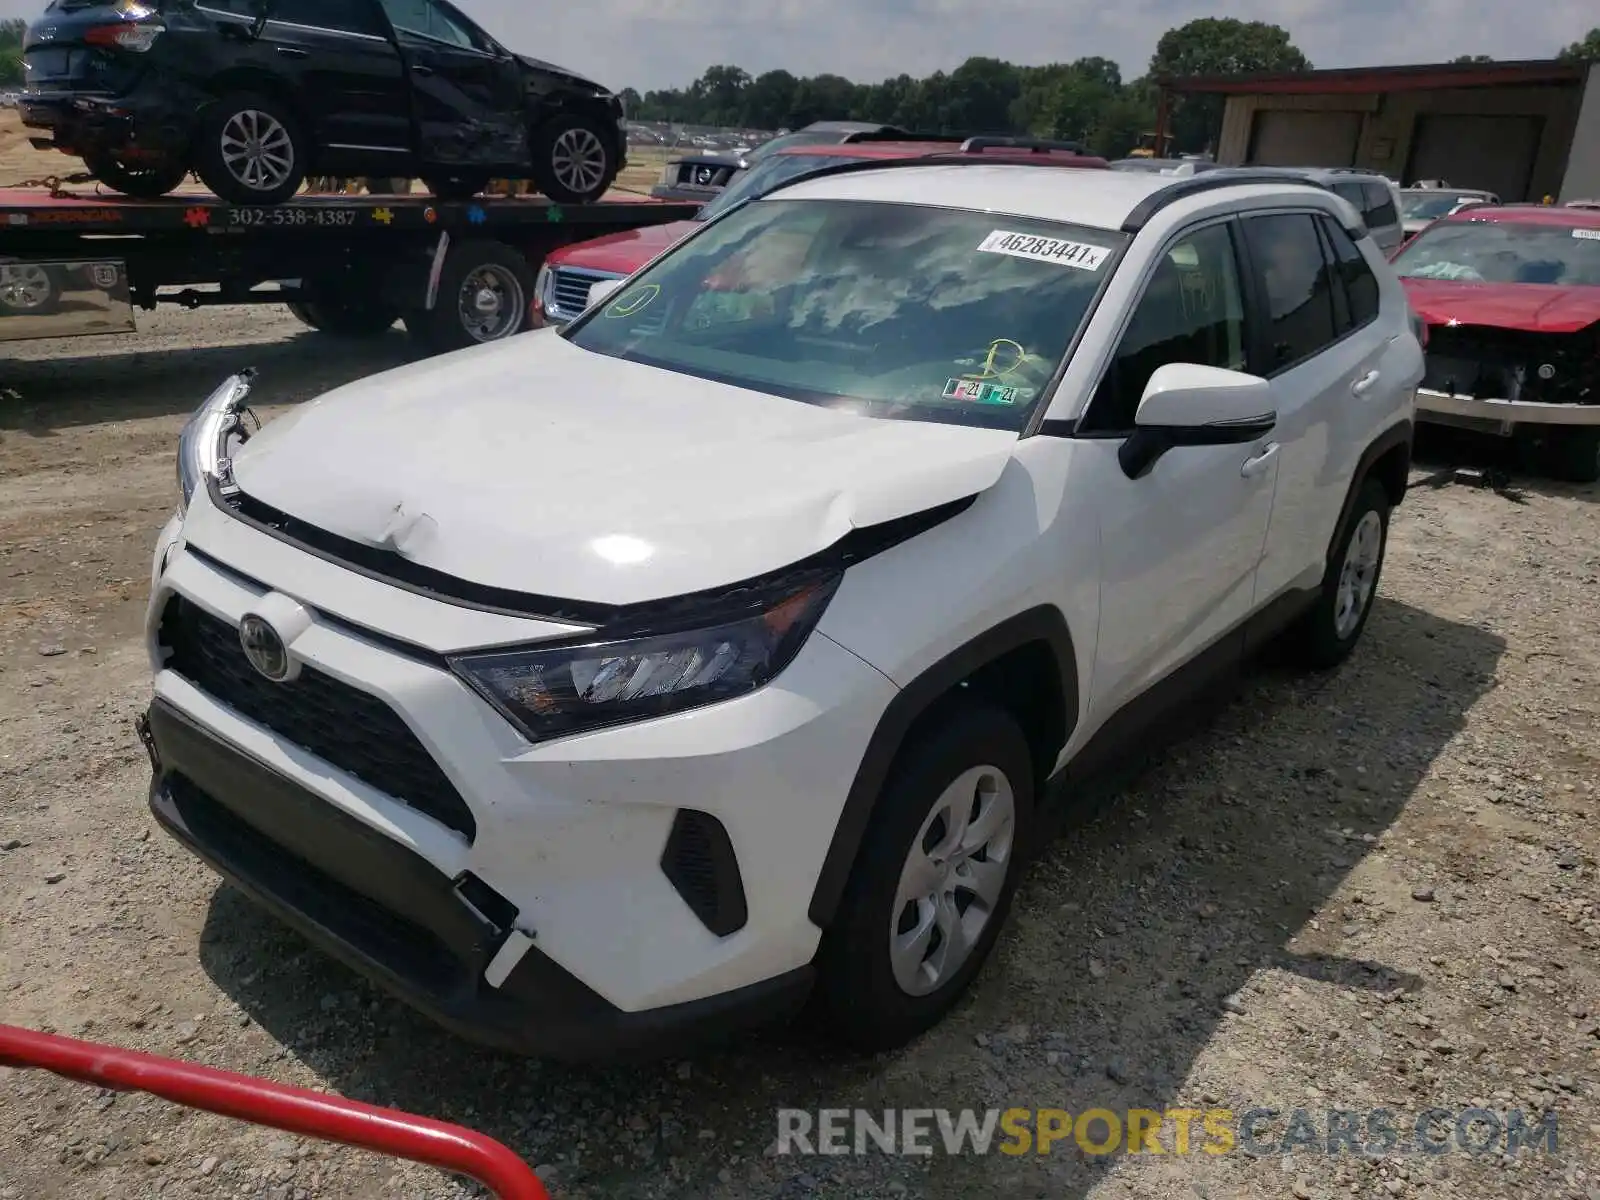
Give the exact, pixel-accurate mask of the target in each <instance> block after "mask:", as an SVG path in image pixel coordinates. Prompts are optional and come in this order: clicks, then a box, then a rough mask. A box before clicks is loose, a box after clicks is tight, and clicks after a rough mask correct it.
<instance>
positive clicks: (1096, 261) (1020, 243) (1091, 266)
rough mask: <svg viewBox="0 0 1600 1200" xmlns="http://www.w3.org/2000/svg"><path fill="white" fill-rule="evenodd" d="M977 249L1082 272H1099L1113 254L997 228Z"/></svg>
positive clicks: (1058, 239)
mask: <svg viewBox="0 0 1600 1200" xmlns="http://www.w3.org/2000/svg"><path fill="white" fill-rule="evenodd" d="M978 249H979V250H981V251H982V252H983V253H985V254H1009V255H1010V256H1011V257H1012V258H1031V259H1033V260H1035V261H1036V262H1047V263H1056V264H1057V265H1059V266H1063V267H1076V268H1078V270H1080V271H1098V270H1099V269H1100V268H1101V267H1102V266H1104V265H1105V261H1106V259H1107V258H1109V257H1110V256H1111V251H1110V250H1107V249H1106V248H1105V247H1104V246H1091V245H1089V244H1088V243H1087V242H1068V241H1064V240H1063V239H1061V238H1052V237H1041V236H1039V235H1038V234H1033V233H1013V232H1011V231H1010V230H1008V229H996V230H995V231H994V232H993V233H991V234H990V235H989V236H988V237H986V238H984V239H983V243H982V244H981V245H980V246H979V247H978Z"/></svg>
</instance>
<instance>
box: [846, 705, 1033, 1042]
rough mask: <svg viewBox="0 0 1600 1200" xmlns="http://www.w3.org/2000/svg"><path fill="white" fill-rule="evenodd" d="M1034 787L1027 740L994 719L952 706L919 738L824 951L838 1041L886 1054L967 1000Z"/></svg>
mask: <svg viewBox="0 0 1600 1200" xmlns="http://www.w3.org/2000/svg"><path fill="white" fill-rule="evenodd" d="M1034 786H1035V782H1034V778H1033V759H1032V755H1031V754H1030V753H1029V750H1028V742H1027V739H1026V738H1024V737H1023V735H1022V730H1021V729H1020V728H1018V726H1017V723H1016V721H1015V720H1013V719H1012V717H1011V716H1010V715H1009V714H1007V713H1004V712H1002V711H1000V710H999V709H996V708H992V707H990V706H988V705H983V704H963V705H961V706H960V707H953V708H951V709H949V710H948V711H946V712H945V713H944V714H943V715H942V716H940V717H935V718H934V719H933V720H931V721H929V722H928V723H926V724H925V725H924V726H923V727H922V730H921V731H920V732H919V733H917V734H914V735H913V740H912V741H909V742H908V743H907V744H906V746H905V747H904V748H903V749H902V750H901V752H900V755H899V757H898V758H897V759H896V761H895V765H894V767H893V769H892V770H891V772H890V774H889V777H888V780H887V781H886V783H885V785H884V790H883V793H882V796H881V798H880V799H879V801H878V807H877V810H876V811H875V812H874V813H873V817H872V821H871V823H870V825H869V826H868V828H867V833H866V836H865V838H864V839H863V841H862V844H861V849H860V851H859V853H858V854H857V856H856V862H855V865H854V867H853V868H852V870H851V874H850V881H849V883H848V884H847V885H846V887H845V893H844V897H843V900H842V901H841V903H840V907H839V912H838V914H837V916H836V917H835V919H834V921H833V923H832V924H831V925H830V926H829V928H828V930H827V932H826V934H824V936H823V942H822V948H821V950H820V952H819V954H818V968H819V972H818V981H817V992H816V1002H817V1015H818V1016H819V1017H821V1018H822V1025H823V1028H824V1029H826V1031H827V1032H828V1034H829V1035H830V1036H833V1037H836V1038H838V1039H839V1040H841V1041H843V1042H844V1043H845V1044H847V1045H849V1046H852V1047H854V1048H855V1049H858V1050H861V1051H864V1052H867V1053H876V1052H878V1051H883V1050H892V1049H894V1048H896V1047H898V1046H902V1045H904V1044H905V1043H907V1042H909V1041H911V1040H912V1039H913V1038H915V1037H917V1036H918V1035H920V1034H922V1033H924V1032H925V1031H927V1030H928V1029H930V1028H932V1027H933V1026H934V1025H935V1024H937V1023H938V1022H939V1021H940V1020H941V1019H942V1018H943V1017H944V1015H945V1014H946V1013H947V1012H949V1011H950V1009H951V1008H952V1007H954V1005H955V1004H956V1003H957V1002H958V1001H959V1000H960V999H961V997H962V995H963V994H965V992H966V990H967V988H968V986H969V985H970V984H971V983H972V981H973V979H974V978H975V977H976V976H977V974H978V972H979V971H980V970H982V968H983V964H984V961H985V960H986V959H987V958H988V956H989V952H990V951H991V950H992V949H993V947H994V943H995V941H996V939H997V938H998V937H999V935H1000V930H1001V928H1002V926H1003V925H1004V924H1005V919H1006V915H1007V913H1008V912H1009V910H1010V907H1011V899H1012V896H1013V894H1014V893H1015V891H1016V887H1017V882H1018V880H1019V878H1020V877H1021V874H1022V866H1023V863H1024V861H1025V855H1026V850H1027V847H1028V845H1029V836H1030V833H1031V828H1032V821H1033V810H1034ZM946 929H953V930H956V931H957V934H956V936H954V937H952V936H951V935H950V934H949V933H946V932H945V931H946ZM963 945H965V946H966V947H968V948H967V949H966V951H965V953H964V954H961V953H960V950H961V947H962V946H963Z"/></svg>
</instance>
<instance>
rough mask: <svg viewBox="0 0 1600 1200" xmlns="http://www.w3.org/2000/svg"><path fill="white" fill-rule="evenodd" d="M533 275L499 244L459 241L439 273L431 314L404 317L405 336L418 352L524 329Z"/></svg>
mask: <svg viewBox="0 0 1600 1200" xmlns="http://www.w3.org/2000/svg"><path fill="white" fill-rule="evenodd" d="M533 280H534V273H533V271H532V270H531V269H530V268H529V266H528V260H527V259H526V258H524V257H523V256H522V255H521V254H519V253H518V252H517V251H516V250H513V249H512V248H511V247H510V246H507V245H506V244H505V243H503V242H491V241H480V242H461V243H458V244H457V245H455V246H453V247H451V249H450V252H449V254H448V255H447V256H446V257H445V261H444V268H443V270H441V271H440V273H439V290H438V292H437V293H436V295H435V299H434V305H433V308H432V309H431V310H424V309H418V310H415V311H412V312H408V313H406V314H405V322H406V332H407V333H409V334H410V335H411V336H412V339H413V340H414V341H415V342H416V343H417V346H418V347H419V348H420V349H421V350H422V352H423V353H424V354H446V353H448V352H450V351H452V350H464V349H466V348H467V347H468V346H477V345H482V344H484V343H487V342H497V341H499V340H501V339H502V338H507V337H510V336H511V335H512V334H514V333H520V332H522V330H523V329H525V328H527V324H528V306H529V302H530V301H531V300H532V299H533Z"/></svg>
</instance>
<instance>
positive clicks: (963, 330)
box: [562, 196, 1127, 431]
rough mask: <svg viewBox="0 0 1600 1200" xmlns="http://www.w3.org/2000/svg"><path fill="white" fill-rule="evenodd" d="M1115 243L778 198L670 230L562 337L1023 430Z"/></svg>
mask: <svg viewBox="0 0 1600 1200" xmlns="http://www.w3.org/2000/svg"><path fill="white" fill-rule="evenodd" d="M1126 240H1127V239H1126V238H1125V237H1124V236H1123V235H1122V234H1119V233H1113V232H1111V231H1110V230H1103V229H1089V228H1084V227H1081V226H1076V225H1065V224H1060V223H1056V222H1050V221H1039V220H1032V219H1029V218H1024V217H1011V216H997V215H994V214H992V213H979V212H969V211H966V210H956V209H941V208H925V207H922V206H920V205H914V204H883V203H871V202H866V201H837V200H785V199H783V198H782V197H781V196H780V197H778V198H774V199H767V200H759V201H756V202H755V203H752V204H747V205H745V206H744V207H743V208H740V209H738V210H736V211H734V212H730V213H728V214H727V215H726V216H725V217H724V218H723V219H722V220H720V221H718V222H716V223H715V224H714V225H711V226H710V227H708V228H707V229H706V230H705V231H704V232H702V233H699V234H696V235H695V236H694V237H692V238H690V239H689V240H688V241H685V242H681V243H679V245H678V246H677V247H676V248H675V249H673V250H671V251H668V252H667V253H666V254H664V255H663V256H662V257H660V258H658V259H656V261H655V262H654V263H653V264H652V265H650V266H649V267H646V268H645V269H644V270H643V271H641V272H640V273H639V274H637V275H635V276H633V277H632V279H630V280H629V281H628V284H627V286H626V287H625V288H623V289H622V290H621V291H619V292H618V293H617V294H616V295H615V296H613V297H612V298H611V300H610V302H609V303H607V304H606V305H604V307H601V308H599V309H591V310H590V312H589V313H588V314H587V315H586V316H584V317H581V318H579V320H578V321H577V322H575V323H574V324H573V325H570V326H568V327H567V329H566V330H565V331H564V332H563V334H562V336H564V337H567V338H568V339H570V340H571V341H572V342H574V343H575V344H576V345H578V346H581V347H582V348H584V349H585V350H590V351H593V352H594V353H596V354H605V355H609V356H611V357H614V358H621V359H627V360H629V361H632V362H640V363H646V364H649V365H651V366H655V367H660V368H663V369H665V370H668V371H676V372H679V373H681V374H685V375H693V376H697V377H699V378H702V379H710V380H715V381H717V382H720V383H729V384H733V385H734V386H736V387H742V388H748V389H751V390H753V391H758V392H765V393H767V394H769V395H773V396H782V397H786V398H788V399H791V400H799V401H803V402H805V403H807V404H817V405H822V406H824V407H828V408H839V409H845V410H847V411H852V412H858V413H861V414H862V415H865V416H874V417H890V418H897V419H901V420H927V421H943V422H947V423H950V424H957V425H978V426H983V427H986V428H995V429H1014V430H1017V431H1020V430H1021V429H1022V428H1023V426H1024V425H1025V424H1026V423H1027V421H1028V417H1029V415H1030V413H1032V411H1033V409H1034V407H1035V405H1036V404H1037V403H1038V401H1039V400H1040V398H1041V397H1042V395H1043V393H1044V390H1045V388H1046V387H1047V386H1048V384H1049V381H1050V378H1051V376H1052V375H1053V374H1054V373H1055V370H1056V367H1057V365H1058V364H1059V363H1060V361H1061V359H1062V357H1063V356H1064V355H1065V353H1066V349H1067V347H1068V346H1069V345H1070V344H1071V342H1072V339H1073V336H1074V335H1075V334H1076V332H1077V329H1078V326H1079V325H1080V324H1081V323H1082V321H1083V319H1084V315H1085V314H1086V313H1087V312H1088V310H1089V306H1090V303H1091V302H1092V300H1093V298H1094V296H1095V293H1096V291H1097V289H1098V288H1099V286H1100V284H1101V282H1102V280H1103V279H1104V278H1105V277H1106V276H1107V275H1108V274H1109V273H1110V272H1111V270H1112V269H1113V266H1114V261H1113V260H1114V256H1115V253H1116V251H1117V250H1119V249H1120V248H1121V247H1122V245H1123V244H1124V243H1125V241H1126Z"/></svg>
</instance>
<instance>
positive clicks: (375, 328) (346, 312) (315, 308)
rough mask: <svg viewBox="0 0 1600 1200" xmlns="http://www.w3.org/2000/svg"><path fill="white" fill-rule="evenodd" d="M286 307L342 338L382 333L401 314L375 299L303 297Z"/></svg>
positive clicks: (320, 330)
mask: <svg viewBox="0 0 1600 1200" xmlns="http://www.w3.org/2000/svg"><path fill="white" fill-rule="evenodd" d="M286 307H287V308H288V309H289V311H290V312H291V313H293V314H294V316H295V317H296V318H297V319H298V320H299V321H300V322H301V323H302V324H305V325H309V326H310V327H311V328H312V329H315V330H316V331H317V332H318V333H326V334H328V335H329V336H330V337H341V338H375V337H382V336H383V335H384V334H386V333H388V332H389V330H390V329H392V328H393V327H394V323H395V321H396V320H398V319H399V316H400V314H399V313H397V312H396V311H395V310H394V309H392V308H386V307H384V306H383V305H382V304H379V303H377V302H376V301H361V300H358V301H339V300H304V301H294V302H292V303H290V304H288V305H287V306H286Z"/></svg>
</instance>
